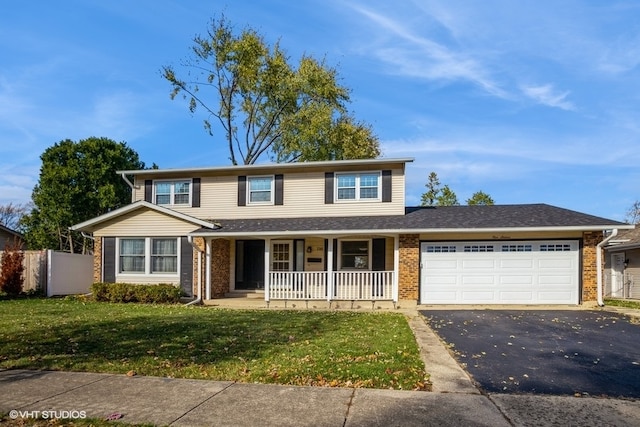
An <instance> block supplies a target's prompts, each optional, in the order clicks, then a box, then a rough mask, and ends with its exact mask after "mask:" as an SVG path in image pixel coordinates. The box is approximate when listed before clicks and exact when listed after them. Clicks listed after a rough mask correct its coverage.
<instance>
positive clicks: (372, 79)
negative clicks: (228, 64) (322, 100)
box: [0, 0, 640, 220]
mask: <svg viewBox="0 0 640 427" xmlns="http://www.w3.org/2000/svg"><path fill="white" fill-rule="evenodd" d="M220 13H224V14H225V15H226V17H227V18H228V20H229V21H231V22H232V23H233V24H234V25H235V26H236V27H237V28H239V29H240V28H242V27H245V26H250V27H253V28H254V29H256V30H258V32H260V33H261V34H262V35H264V36H265V38H266V40H267V41H268V42H270V43H273V42H275V41H277V40H280V43H281V46H282V47H283V48H284V49H285V50H286V51H287V52H288V54H289V55H290V57H291V59H292V62H297V60H298V59H299V58H300V56H301V55H302V54H305V53H306V54H310V55H312V56H314V57H316V58H322V57H324V58H325V59H326V61H327V63H328V64H329V65H332V66H335V67H337V68H338V70H339V73H340V76H341V78H342V83H343V84H344V85H345V86H347V87H349V88H351V90H352V92H351V97H352V103H351V105H350V108H351V110H352V112H353V114H354V116H355V117H356V118H357V119H359V120H362V121H365V122H367V123H370V124H371V125H372V127H373V129H374V131H375V133H376V135H377V136H378V137H379V139H380V141H381V144H382V150H383V155H384V156H385V157H414V158H415V161H414V163H412V164H410V165H409V167H408V171H407V204H409V205H417V204H419V200H420V195H421V194H422V192H423V191H424V190H425V188H424V184H425V183H426V181H427V176H428V174H429V172H431V171H434V172H436V173H437V174H438V176H439V178H440V181H441V182H442V183H443V184H448V185H449V186H450V187H451V189H452V190H453V191H454V192H456V194H457V195H458V198H459V199H460V201H461V202H463V203H464V201H465V200H466V199H467V198H468V197H470V196H471V194H473V193H474V192H475V191H478V190H482V191H484V192H486V193H488V194H490V195H491V196H492V197H493V199H494V200H495V201H496V203H498V204H514V203H548V204H552V205H556V206H561V207H565V208H568V209H573V210H577V211H581V212H586V213H590V214H594V215H598V216H603V217H606V218H611V219H618V220H622V219H624V217H625V214H626V211H627V210H628V209H629V207H630V206H631V205H632V203H633V202H634V201H635V200H638V199H640V169H639V168H638V165H640V142H639V140H640V102H639V98H640V66H639V64H640V2H637V1H634V0H610V1H597V0H592V1H587V0H585V1H573V0H563V1H562V2H557V1H555V0H534V1H527V0H522V1H512V0H484V1H481V2H480V1H471V0H468V1H460V0H446V1H444V0H443V1H428V0H416V1H402V0H400V1H396V2H388V1H382V0H373V1H365V0H356V1H350V0H345V1H343V0H322V1H320V0H317V1H316V0H310V1H305V0H301V1H298V2H293V1H285V0H273V1H270V0H264V1H255V0H254V1H250V0H234V1H231V0H225V1H219V0H208V1H206V0H202V1H200V0H193V1H186V0H185V1H178V0H174V1H170V0H136V1H126V0H111V1H92V0H65V1H59V2H51V1H48V0H42V1H27V2H9V3H6V4H4V5H3V10H2V14H0V204H6V203H9V202H13V203H24V202H27V201H28V200H29V199H30V195H31V191H32V189H33V186H34V185H35V184H36V183H37V180H38V172H39V167H40V159H39V156H40V154H41V153H42V152H43V151H44V150H45V149H46V148H47V147H49V146H51V145H53V144H55V143H56V142H59V141H61V140H64V139H67V138H69V139H72V140H75V141H78V140H80V139H84V138H88V137H90V136H104V137H107V138H111V139H114V140H116V141H125V142H127V144H128V145H129V146H131V147H132V148H133V149H135V150H136V151H137V152H138V153H139V154H140V157H141V159H142V160H143V161H144V162H146V163H147V164H149V165H150V164H151V163H153V162H155V163H156V164H158V165H159V166H160V167H161V168H173V167H191V166H193V167H195V166H207V165H211V166H219V165H225V164H228V160H227V158H228V154H227V152H226V150H225V147H224V144H222V141H221V139H222V138H221V134H220V133H218V134H217V136H214V137H211V136H209V135H208V134H207V133H206V132H205V130H204V129H203V126H202V117H201V116H199V115H196V116H191V114H190V113H189V111H188V109H187V105H186V104H185V103H184V102H182V101H180V100H175V101H172V100H170V99H169V92H170V89H171V88H170V86H169V84H168V82H166V81H165V80H164V79H163V78H162V77H161V75H160V69H161V67H162V66H163V65H175V66H179V63H180V61H181V60H182V59H185V58H186V57H188V55H189V49H190V47H191V45H192V40H193V37H194V36H195V35H196V34H204V33H205V32H206V30H207V27H208V25H209V23H210V19H211V18H212V17H215V16H219V14H220Z"/></svg>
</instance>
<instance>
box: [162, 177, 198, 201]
mask: <svg viewBox="0 0 640 427" xmlns="http://www.w3.org/2000/svg"><path fill="white" fill-rule="evenodd" d="M155 196H156V204H158V205H188V204H189V203H190V196H191V180H181V181H156V182H155Z"/></svg>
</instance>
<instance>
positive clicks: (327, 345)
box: [0, 299, 428, 389]
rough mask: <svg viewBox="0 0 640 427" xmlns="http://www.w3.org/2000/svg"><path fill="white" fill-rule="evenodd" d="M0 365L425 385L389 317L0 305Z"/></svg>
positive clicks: (403, 325)
mask: <svg viewBox="0 0 640 427" xmlns="http://www.w3.org/2000/svg"><path fill="white" fill-rule="evenodd" d="M0 368H22V369H48V370H66V371H90V372H110V373H122V374H125V373H130V374H132V373H135V374H137V375H153V376H164V377H174V378H200V379H212V380H231V381H239V382H257V383H275V384H290V385H317V386H346V387H369V388H394V389H424V388H426V387H428V385H427V382H426V380H427V376H426V374H425V371H424V365H423V363H422V361H421V359H420V356H419V351H418V348H417V345H416V342H415V339H414V337H413V334H412V332H411V329H410V328H409V326H408V324H407V321H406V318H405V317H404V316H403V315H401V314H398V313H355V312H336V311H279V310H222V309H215V308H208V307H184V306H175V305H172V306H160V305H140V304H108V303H96V302H81V301H70V300H60V299H31V300H11V301H0Z"/></svg>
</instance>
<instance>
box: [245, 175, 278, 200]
mask: <svg viewBox="0 0 640 427" xmlns="http://www.w3.org/2000/svg"><path fill="white" fill-rule="evenodd" d="M259 179H268V180H269V190H263V189H259V190H252V189H251V182H252V181H253V180H256V181H257V180H259ZM275 181H276V179H275V175H253V176H247V188H246V204H247V205H252V206H255V205H274V204H275V191H276V188H275V186H276V184H275ZM267 191H268V192H269V200H257V201H252V200H251V194H252V193H259V192H260V193H266V192H267Z"/></svg>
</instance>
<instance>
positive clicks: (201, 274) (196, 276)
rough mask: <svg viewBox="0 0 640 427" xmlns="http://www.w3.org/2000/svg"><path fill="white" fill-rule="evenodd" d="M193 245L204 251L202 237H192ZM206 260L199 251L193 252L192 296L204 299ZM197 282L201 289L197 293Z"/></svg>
mask: <svg viewBox="0 0 640 427" xmlns="http://www.w3.org/2000/svg"><path fill="white" fill-rule="evenodd" d="M193 244H194V245H195V246H196V247H197V248H199V249H200V250H201V251H204V246H205V245H204V237H194V238H193ZM198 258H200V271H198ZM206 268H207V266H206V259H205V257H204V253H203V252H200V251H196V250H194V251H193V295H201V296H202V297H203V299H204V287H205V285H206V283H205V271H206ZM198 280H200V283H202V288H201V289H200V292H198Z"/></svg>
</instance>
